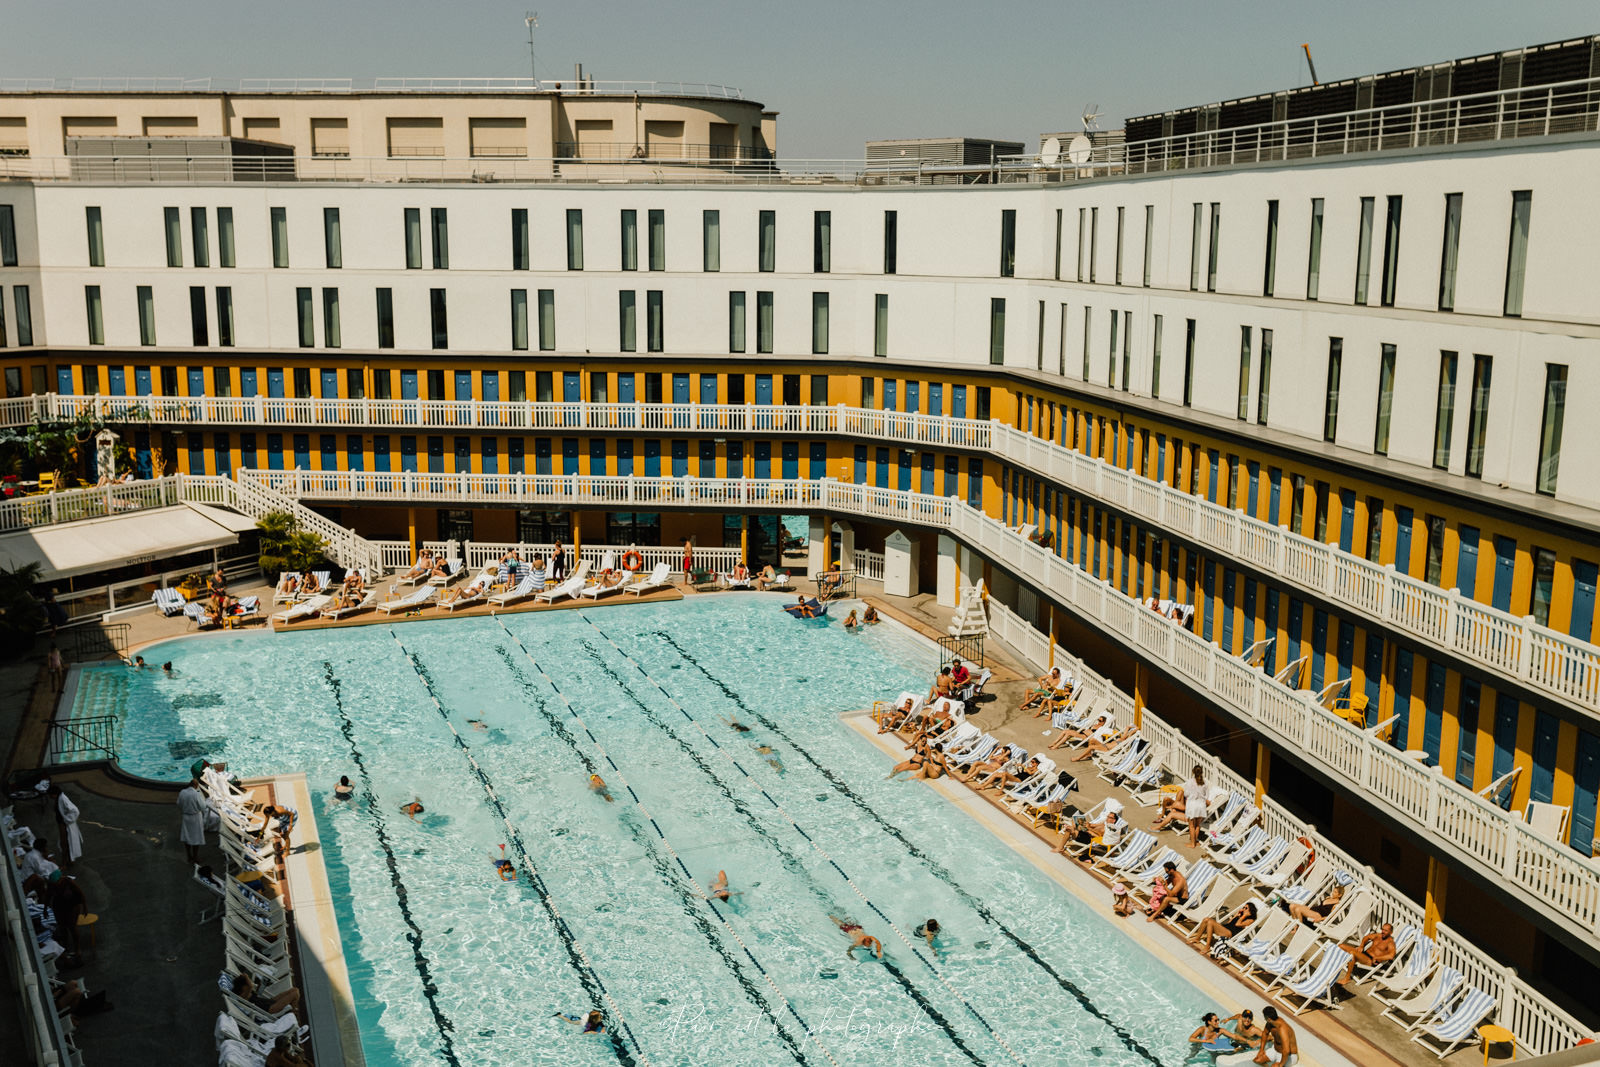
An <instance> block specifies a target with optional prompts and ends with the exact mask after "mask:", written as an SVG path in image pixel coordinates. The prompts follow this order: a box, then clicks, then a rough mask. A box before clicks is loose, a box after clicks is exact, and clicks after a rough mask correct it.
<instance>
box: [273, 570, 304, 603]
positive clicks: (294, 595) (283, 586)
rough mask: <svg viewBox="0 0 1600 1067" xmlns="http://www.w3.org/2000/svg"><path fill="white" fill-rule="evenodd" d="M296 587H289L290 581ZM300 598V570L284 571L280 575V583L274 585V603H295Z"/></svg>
mask: <svg viewBox="0 0 1600 1067" xmlns="http://www.w3.org/2000/svg"><path fill="white" fill-rule="evenodd" d="M291 581H292V582H293V583H294V588H292V589H290V588H287V586H288V585H289V583H290V582H291ZM299 598H300V572H299V571H283V572H282V573H280V574H279V575H278V584H277V585H275V586H273V587H272V602H273V603H274V604H293V603H294V602H295V601H296V600H298V599H299Z"/></svg>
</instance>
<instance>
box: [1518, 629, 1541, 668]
mask: <svg viewBox="0 0 1600 1067" xmlns="http://www.w3.org/2000/svg"><path fill="white" fill-rule="evenodd" d="M1537 625H1539V623H1538V620H1536V619H1535V618H1534V617H1533V616H1532V615H1524V616H1523V617H1522V633H1520V634H1518V635H1517V636H1518V638H1519V640H1518V641H1517V668H1516V669H1517V677H1518V678H1521V679H1523V680H1527V679H1529V678H1532V677H1533V628H1534V627H1535V626H1537Z"/></svg>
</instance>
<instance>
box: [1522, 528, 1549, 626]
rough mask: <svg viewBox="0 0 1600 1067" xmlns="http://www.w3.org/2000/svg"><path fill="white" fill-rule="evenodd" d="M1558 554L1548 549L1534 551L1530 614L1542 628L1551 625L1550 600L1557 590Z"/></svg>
mask: <svg viewBox="0 0 1600 1067" xmlns="http://www.w3.org/2000/svg"><path fill="white" fill-rule="evenodd" d="M1555 578H1556V554H1555V553H1554V552H1552V551H1550V550H1549V549H1548V548H1537V547H1536V548H1534V550H1533V602H1532V604H1530V605H1529V611H1528V614H1529V615H1532V616H1533V621H1534V622H1536V623H1538V624H1539V625H1540V626H1549V625H1550V599H1551V594H1552V592H1554V589H1555Z"/></svg>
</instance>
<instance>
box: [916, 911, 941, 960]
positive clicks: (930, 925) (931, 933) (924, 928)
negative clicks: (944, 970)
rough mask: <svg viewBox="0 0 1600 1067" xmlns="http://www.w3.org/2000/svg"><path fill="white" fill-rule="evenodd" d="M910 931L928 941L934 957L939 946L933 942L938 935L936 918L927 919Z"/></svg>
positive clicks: (936, 955) (937, 952) (937, 953)
mask: <svg viewBox="0 0 1600 1067" xmlns="http://www.w3.org/2000/svg"><path fill="white" fill-rule="evenodd" d="M912 933H914V934H916V935H917V936H918V937H920V938H922V939H923V940H924V941H926V942H927V943H928V947H929V948H930V949H932V950H933V954H934V956H935V957H936V958H937V957H938V955H939V946H938V945H936V944H934V939H935V938H937V937H938V936H939V920H938V919H929V920H928V921H927V922H925V923H923V924H922V925H921V926H919V927H917V928H916V929H915V930H913V931H912Z"/></svg>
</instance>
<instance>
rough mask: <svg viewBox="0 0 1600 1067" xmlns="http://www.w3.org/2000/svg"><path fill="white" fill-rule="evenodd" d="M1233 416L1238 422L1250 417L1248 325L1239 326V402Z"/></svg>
mask: <svg viewBox="0 0 1600 1067" xmlns="http://www.w3.org/2000/svg"><path fill="white" fill-rule="evenodd" d="M1234 417H1235V418H1237V419H1238V420H1239V421H1240V422H1243V421H1244V420H1245V419H1247V418H1249V417H1250V327H1248V326H1241V327H1239V402H1238V404H1237V405H1236V410H1235V412H1234Z"/></svg>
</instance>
